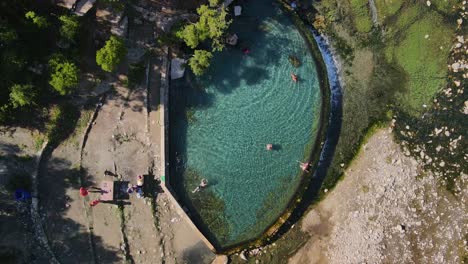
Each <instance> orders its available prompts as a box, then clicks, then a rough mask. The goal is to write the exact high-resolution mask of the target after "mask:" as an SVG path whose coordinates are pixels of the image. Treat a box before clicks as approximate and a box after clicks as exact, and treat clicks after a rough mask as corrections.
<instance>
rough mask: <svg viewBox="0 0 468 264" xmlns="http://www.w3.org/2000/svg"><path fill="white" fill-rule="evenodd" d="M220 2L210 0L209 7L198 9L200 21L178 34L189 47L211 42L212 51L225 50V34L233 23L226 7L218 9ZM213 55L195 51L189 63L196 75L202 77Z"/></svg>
mask: <svg viewBox="0 0 468 264" xmlns="http://www.w3.org/2000/svg"><path fill="white" fill-rule="evenodd" d="M218 4H219V0H210V1H209V6H208V5H201V6H200V7H198V8H197V14H198V15H199V19H198V21H197V22H196V23H193V24H188V25H186V26H185V27H183V28H182V29H181V30H179V31H178V32H177V33H176V36H177V37H178V38H180V39H182V40H183V41H184V42H185V44H186V45H187V46H189V47H190V48H192V49H196V48H198V46H199V45H200V44H201V43H203V42H204V41H207V40H209V42H210V45H211V50H212V51H213V52H214V51H222V50H223V48H224V34H225V33H226V31H227V29H228V28H229V25H230V24H231V22H232V21H230V20H228V19H227V12H226V9H225V8H224V7H222V8H217V6H218ZM212 57H213V54H212V53H211V52H209V51H206V50H195V52H194V55H193V57H192V58H191V59H190V61H189V65H190V68H191V69H192V71H193V72H194V73H195V74H196V75H201V74H203V72H205V70H206V69H207V68H208V67H209V65H210V60H211V58H212Z"/></svg>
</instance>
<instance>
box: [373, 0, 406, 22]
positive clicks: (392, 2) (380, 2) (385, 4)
mask: <svg viewBox="0 0 468 264" xmlns="http://www.w3.org/2000/svg"><path fill="white" fill-rule="evenodd" d="M402 4H403V0H375V6H376V8H377V18H378V20H379V23H382V22H383V21H385V19H387V18H388V17H391V16H393V15H394V14H396V12H398V10H399V9H400V7H401V5H402Z"/></svg>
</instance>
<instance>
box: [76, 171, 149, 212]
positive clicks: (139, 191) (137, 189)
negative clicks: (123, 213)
mask: <svg viewBox="0 0 468 264" xmlns="http://www.w3.org/2000/svg"><path fill="white" fill-rule="evenodd" d="M106 172H107V171H106ZM143 184H144V178H143V176H142V175H138V176H137V184H136V185H133V184H131V183H130V182H129V183H128V185H127V186H126V187H125V186H122V191H123V192H126V193H128V194H132V193H136V195H137V197H138V198H143V197H144V195H143ZM89 193H99V194H104V193H106V191H105V190H103V189H102V188H99V187H95V186H90V187H87V188H86V187H80V195H81V196H83V197H85V196H88V194H89ZM100 202H101V200H100V199H95V200H92V201H91V202H89V205H90V206H96V205H97V204H99V203H100Z"/></svg>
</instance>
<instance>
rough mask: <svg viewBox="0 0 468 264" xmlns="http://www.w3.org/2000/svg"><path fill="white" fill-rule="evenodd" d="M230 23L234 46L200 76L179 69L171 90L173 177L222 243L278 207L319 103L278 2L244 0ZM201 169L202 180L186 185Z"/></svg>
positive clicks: (245, 233)
mask: <svg viewBox="0 0 468 264" xmlns="http://www.w3.org/2000/svg"><path fill="white" fill-rule="evenodd" d="M231 31H232V32H235V33H236V34H237V35H238V36H239V41H240V43H239V45H238V46H239V47H235V48H229V47H228V48H226V49H225V50H224V51H223V52H220V53H216V54H215V56H214V57H213V60H212V64H211V67H210V69H209V70H208V72H207V73H206V74H205V75H204V76H202V77H201V78H195V77H193V75H191V74H190V73H186V77H185V78H183V79H179V80H176V81H173V82H172V85H171V92H170V111H171V115H170V118H171V121H170V122H171V124H170V129H171V131H170V135H171V136H170V140H171V154H172V156H173V157H174V166H173V169H172V171H171V175H172V176H171V177H173V178H174V180H173V181H172V182H173V185H174V187H175V188H176V191H177V192H178V194H179V195H180V196H181V198H182V203H183V204H185V205H186V206H187V207H188V208H189V209H190V210H191V213H192V215H193V216H194V217H195V218H196V219H195V222H196V223H197V224H198V225H199V226H200V228H201V229H202V230H203V232H204V233H206V234H208V236H209V237H210V238H212V239H213V240H215V244H217V245H218V246H222V247H226V246H230V245H233V244H237V243H241V242H244V241H246V240H250V239H253V238H255V237H258V236H259V235H261V233H262V232H264V230H265V229H266V228H268V226H269V225H271V224H272V223H273V222H274V221H275V220H276V219H277V218H278V217H279V216H280V215H281V213H282V212H283V211H284V209H285V208H286V206H287V205H288V202H289V201H290V199H291V198H292V197H293V195H294V193H295V191H296V189H297V187H298V185H299V184H300V182H301V170H300V167H299V163H298V161H304V160H305V159H306V158H307V157H309V155H310V151H311V149H312V145H313V143H314V140H315V138H316V136H317V135H316V134H317V130H318V126H319V124H318V121H319V116H320V110H321V98H320V96H321V93H320V87H319V82H318V78H319V77H318V76H317V72H316V69H315V65H314V61H313V58H312V55H311V54H310V52H309V50H308V48H307V45H306V42H305V40H304V39H303V38H302V37H301V35H300V33H299V32H298V31H297V29H296V28H295V27H294V25H293V24H292V22H291V21H290V20H289V18H288V17H287V16H286V15H285V14H284V13H283V12H282V11H281V9H280V8H279V7H277V6H275V5H274V4H272V1H268V0H256V1H249V2H248V3H247V4H245V5H243V14H242V16H241V17H240V18H235V19H234V23H233V25H232V27H231ZM243 49H248V50H249V53H248V54H244V53H243V52H242V50H243ZM290 55H294V56H297V58H299V60H300V61H301V66H300V67H299V68H295V67H294V66H292V65H291V63H290V62H289V61H288V57H289V56H290ZM291 72H294V73H295V74H297V75H298V76H299V81H298V82H297V83H295V82H293V81H292V80H291V77H290V74H291ZM267 144H273V146H274V149H273V150H271V151H268V150H266V145H267ZM202 178H205V179H207V180H208V187H207V188H205V189H202V190H201V191H199V192H195V193H192V191H193V190H194V189H195V188H196V187H197V185H198V184H199V182H200V180H201V179H202ZM174 182H175V183H174Z"/></svg>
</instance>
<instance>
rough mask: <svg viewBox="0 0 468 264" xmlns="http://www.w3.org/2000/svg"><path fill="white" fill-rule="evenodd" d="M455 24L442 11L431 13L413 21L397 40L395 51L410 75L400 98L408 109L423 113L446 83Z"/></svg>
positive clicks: (404, 107)
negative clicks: (443, 16) (445, 17)
mask: <svg viewBox="0 0 468 264" xmlns="http://www.w3.org/2000/svg"><path fill="white" fill-rule="evenodd" d="M452 28H453V27H451V26H450V25H448V24H446V23H445V22H444V21H443V19H442V17H441V16H440V15H438V14H435V13H432V14H428V15H426V16H425V17H424V18H422V19H421V20H418V21H416V22H415V23H413V24H412V25H411V26H410V27H409V28H408V30H407V31H406V32H405V34H404V36H403V39H402V40H401V41H397V42H399V45H398V46H397V47H395V49H394V54H393V55H394V57H395V61H396V63H398V65H400V66H401V67H402V68H403V70H404V71H405V72H406V75H407V83H406V87H407V88H406V91H405V92H404V93H401V94H400V96H399V98H398V99H399V103H400V107H402V108H403V109H404V110H407V112H408V113H410V114H413V115H417V114H418V113H420V111H422V110H423V108H422V105H423V104H428V103H429V102H430V100H431V98H432V97H433V96H434V95H435V94H436V93H437V91H438V90H439V89H441V88H442V86H443V85H444V84H445V82H446V81H445V78H446V75H447V66H446V63H447V58H448V55H449V51H450V46H451V39H452V35H453V33H454V31H453V29H452ZM426 37H427V38H426Z"/></svg>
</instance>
